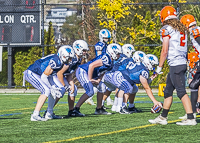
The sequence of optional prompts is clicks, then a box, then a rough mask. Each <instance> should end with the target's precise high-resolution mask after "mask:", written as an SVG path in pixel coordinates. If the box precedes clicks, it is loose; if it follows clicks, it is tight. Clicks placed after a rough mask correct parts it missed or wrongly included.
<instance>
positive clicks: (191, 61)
mask: <svg viewBox="0 0 200 143" xmlns="http://www.w3.org/2000/svg"><path fill="white" fill-rule="evenodd" d="M198 55H199V54H198V53H196V52H191V53H189V54H188V61H189V67H190V68H191V69H193V68H194V66H195V62H197V61H198V60H199V57H198Z"/></svg>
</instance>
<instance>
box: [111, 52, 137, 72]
mask: <svg viewBox="0 0 200 143" xmlns="http://www.w3.org/2000/svg"><path fill="white" fill-rule="evenodd" d="M129 62H134V61H133V59H132V58H128V57H127V56H126V55H124V54H120V57H119V59H117V60H115V61H114V66H113V68H112V70H111V72H115V71H121V70H125V69H126V66H127V65H128V64H129Z"/></svg>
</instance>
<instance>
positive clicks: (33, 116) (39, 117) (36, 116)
mask: <svg viewBox="0 0 200 143" xmlns="http://www.w3.org/2000/svg"><path fill="white" fill-rule="evenodd" d="M47 120H48V119H45V118H42V117H41V116H40V115H34V114H32V115H31V121H47Z"/></svg>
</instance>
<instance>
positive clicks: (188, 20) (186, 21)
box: [180, 14, 197, 28]
mask: <svg viewBox="0 0 200 143" xmlns="http://www.w3.org/2000/svg"><path fill="white" fill-rule="evenodd" d="M180 21H181V23H183V25H185V27H187V28H189V27H190V26H192V25H194V24H197V22H196V20H195V18H194V16H193V15H191V14H186V15H184V16H182V17H181V20H180Z"/></svg>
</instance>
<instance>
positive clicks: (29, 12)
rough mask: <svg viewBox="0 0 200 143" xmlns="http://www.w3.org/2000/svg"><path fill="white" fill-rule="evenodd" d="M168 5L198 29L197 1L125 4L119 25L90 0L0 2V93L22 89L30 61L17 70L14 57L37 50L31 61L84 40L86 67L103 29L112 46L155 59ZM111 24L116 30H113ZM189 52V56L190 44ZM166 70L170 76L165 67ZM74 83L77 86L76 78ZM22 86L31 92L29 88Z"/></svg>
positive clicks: (198, 7)
mask: <svg viewBox="0 0 200 143" xmlns="http://www.w3.org/2000/svg"><path fill="white" fill-rule="evenodd" d="M166 5H171V6H173V7H174V8H175V9H176V10H177V13H178V17H179V18H180V17H181V16H183V15H184V14H188V13H189V14H192V15H194V17H195V18H196V21H197V24H198V25H199V24H200V23H199V21H200V15H199V13H200V10H199V9H200V2H199V1H197V0H190V1H183V0H174V1H173V0H171V1H170V0H166V1H159V0H156V1H150V0H147V1H145V2H143V1H141V0H139V1H138V2H137V3H136V2H131V1H130V2H129V3H124V4H123V7H122V8H121V9H122V11H123V10H124V8H125V7H126V8H127V9H126V12H129V14H127V13H122V15H124V16H122V17H121V18H119V19H117V18H116V17H115V16H118V15H117V14H116V13H117V12H118V14H119V11H117V9H115V8H113V11H114V10H115V11H116V13H115V12H113V14H114V16H113V15H110V17H109V15H108V11H106V10H108V9H109V8H108V9H100V7H101V5H100V4H98V3H96V2H95V1H92V0H91V1H89V0H87V1H86V0H83V1H75V0H0V46H3V53H2V71H1V72H0V87H1V88H13V87H14V88H23V87H22V81H23V80H22V77H23V73H22V72H23V68H24V67H26V68H27V67H28V66H29V65H30V64H32V63H33V62H34V61H31V60H30V63H27V62H26V61H27V59H30V58H31V57H29V58H25V59H23V58H22V59H21V60H22V62H21V66H20V65H19V64H16V63H18V62H19V59H17V57H19V55H20V56H22V57H23V54H24V56H29V54H28V53H30V52H32V51H31V50H34V49H40V50H41V52H39V53H40V54H38V55H37V54H35V55H34V58H35V59H37V57H38V59H39V58H40V57H42V56H46V55H47V54H49V52H46V51H45V50H46V49H47V48H49V47H53V48H54V49H58V48H59V47H60V46H61V45H72V43H73V42H74V41H75V40H77V39H83V40H86V41H87V42H88V44H89V48H90V51H89V53H88V56H87V59H85V61H84V62H87V61H88V60H90V59H92V58H93V57H94V56H95V54H94V45H95V43H97V42H98V40H99V38H98V33H99V31H100V30H101V29H102V28H105V27H106V28H108V29H109V30H110V31H111V33H112V38H111V42H116V43H119V44H126V43H130V44H133V45H134V47H135V49H136V50H142V51H144V52H145V53H152V54H155V55H157V56H158V57H159V54H160V50H161V42H160V38H159V29H160V28H161V23H160V20H159V11H160V10H161V9H162V8H163V7H164V6H166ZM109 6H110V5H107V7H109ZM119 7H120V5H119ZM110 8H111V7H110ZM111 9H112V8H111ZM116 19H117V20H116ZM100 21H101V22H100ZM113 22H114V27H115V28H113V29H112V26H113V25H112V24H113ZM50 26H51V27H52V29H53V37H49V36H48V34H49V35H50V34H52V33H50V32H49V33H48V31H50V29H49V27H50ZM109 26H110V27H109ZM51 32H52V31H51ZM49 38H52V39H53V42H52V39H49ZM48 40H49V41H51V42H49V41H48ZM188 48H189V51H192V48H191V44H190V43H189V44H188ZM35 51H36V50H35ZM50 51H51V50H50ZM23 60H24V61H23ZM22 67H23V68H22ZM19 69H20V70H19ZM164 69H165V70H168V67H165V68H164ZM165 79H166V75H163V76H160V78H159V79H158V81H157V82H155V83H154V84H153V85H152V86H158V84H159V83H164V82H165ZM74 80H75V83H76V84H77V85H78V86H79V83H78V81H77V80H76V77H75V75H74ZM26 86H27V87H31V85H29V84H27V83H26Z"/></svg>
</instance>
